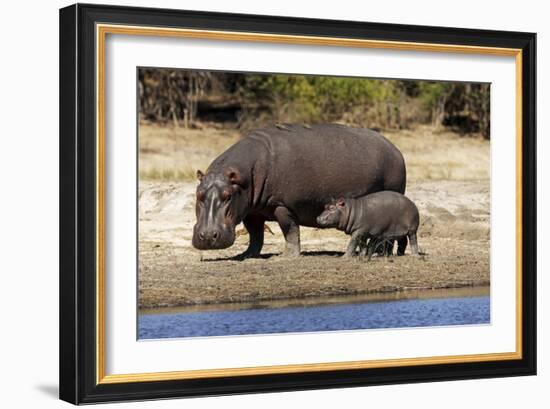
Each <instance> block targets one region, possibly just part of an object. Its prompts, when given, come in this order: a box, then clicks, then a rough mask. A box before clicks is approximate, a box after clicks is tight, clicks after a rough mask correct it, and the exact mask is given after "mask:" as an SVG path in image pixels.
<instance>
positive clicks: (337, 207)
mask: <svg viewBox="0 0 550 409" xmlns="http://www.w3.org/2000/svg"><path fill="white" fill-rule="evenodd" d="M345 209H346V201H345V199H344V198H340V199H338V200H336V201H335V202H333V203H330V204H327V205H326V206H325V210H324V211H323V213H321V214H320V215H319V216H318V217H317V224H318V225H319V226H320V227H338V226H339V225H340V223H341V221H342V219H343V218H344V217H345Z"/></svg>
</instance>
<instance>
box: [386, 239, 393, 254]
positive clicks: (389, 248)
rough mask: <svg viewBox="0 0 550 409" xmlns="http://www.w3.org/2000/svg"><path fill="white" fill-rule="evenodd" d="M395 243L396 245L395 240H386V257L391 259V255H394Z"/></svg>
mask: <svg viewBox="0 0 550 409" xmlns="http://www.w3.org/2000/svg"><path fill="white" fill-rule="evenodd" d="M394 243H395V240H393V239H391V240H385V243H384V255H385V256H386V257H389V256H391V255H393V246H394Z"/></svg>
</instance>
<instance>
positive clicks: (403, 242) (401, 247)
mask: <svg viewBox="0 0 550 409" xmlns="http://www.w3.org/2000/svg"><path fill="white" fill-rule="evenodd" d="M406 248H407V236H405V237H402V238H400V239H399V240H397V255H398V256H404V255H405V249H406Z"/></svg>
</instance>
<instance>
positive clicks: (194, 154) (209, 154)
mask: <svg viewBox="0 0 550 409" xmlns="http://www.w3.org/2000/svg"><path fill="white" fill-rule="evenodd" d="M239 138H240V135H239V132H238V131H236V130H219V129H212V128H209V129H204V130H202V129H185V128H176V127H160V126H155V125H150V124H140V127H139V178H140V180H159V181H182V180H194V179H195V177H196V174H197V169H201V170H203V171H204V170H206V168H207V167H208V165H210V162H212V160H213V159H214V158H215V157H216V156H218V155H219V154H220V153H221V152H223V151H224V150H226V149H227V148H228V147H229V146H231V145H233V144H234V143H235V142H237V141H238V140H239Z"/></svg>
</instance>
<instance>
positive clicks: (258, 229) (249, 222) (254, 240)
mask: <svg viewBox="0 0 550 409" xmlns="http://www.w3.org/2000/svg"><path fill="white" fill-rule="evenodd" d="M264 223H265V219H264V218H263V217H261V216H255V215H248V216H246V217H245V218H244V220H243V224H244V227H246V230H248V235H249V238H250V240H249V242H248V248H247V249H246V251H245V252H244V253H241V254H239V255H238V256H237V258H238V259H243V258H252V257H258V256H259V255H260V252H261V251H262V247H263V245H264Z"/></svg>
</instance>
